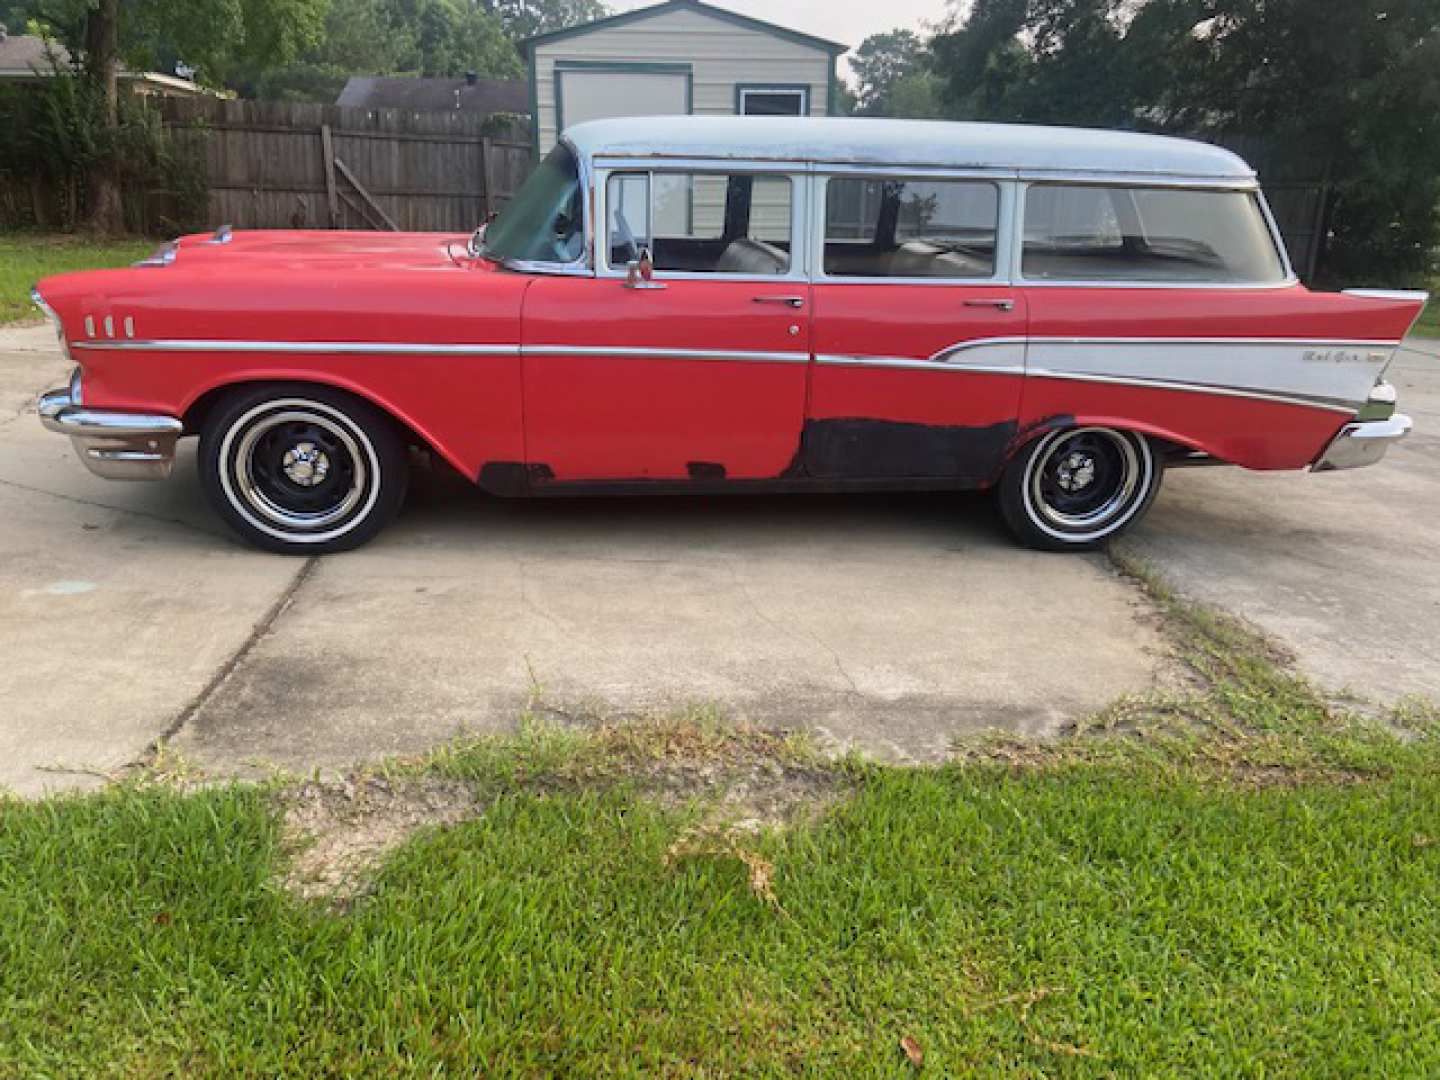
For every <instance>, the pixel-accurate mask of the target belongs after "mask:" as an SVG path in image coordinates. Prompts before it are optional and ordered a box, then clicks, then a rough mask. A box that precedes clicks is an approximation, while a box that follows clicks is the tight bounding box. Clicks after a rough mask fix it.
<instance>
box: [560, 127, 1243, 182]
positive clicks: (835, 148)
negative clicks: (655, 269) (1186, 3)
mask: <svg viewBox="0 0 1440 1080" xmlns="http://www.w3.org/2000/svg"><path fill="white" fill-rule="evenodd" d="M565 138H566V139H567V140H568V141H569V142H570V143H571V144H572V145H573V146H574V147H575V149H576V150H577V151H578V152H580V153H581V154H584V155H587V156H590V157H646V158H653V157H657V156H658V157H674V158H719V159H743V160H759V161H772V160H773V161H806V162H823V163H833V164H878V165H891V166H895V165H902V166H917V167H926V166H931V167H933V166H939V167H943V168H950V169H987V170H1000V171H1005V172H1019V173H1054V174H1106V175H1114V174H1124V175H1129V176H1135V177H1167V178H1183V179H1190V180H1198V181H1201V182H1203V181H1217V182H1221V183H1226V184H1229V183H1236V182H1239V183H1248V182H1250V181H1253V180H1254V178H1255V172H1254V170H1253V169H1251V168H1250V166H1249V165H1247V164H1246V163H1245V162H1244V161H1242V160H1241V159H1240V158H1239V157H1237V156H1236V155H1234V154H1232V153H1231V152H1230V151H1229V150H1225V149H1222V148H1221V147H1218V146H1212V145H1210V144H1209V143H1202V142H1195V141H1193V140H1190V139H1176V138H1171V137H1169V136H1164V135H1143V134H1139V133H1136V132H1130V131H1104V130H1097V129H1092V128H1065V127H1040V126H1038V125H1028V124H977V123H952V122H948V121H937V120H880V119H870V118H864V117H781V116H648V117H623V118H617V119H613V120H591V121H589V122H587V123H582V124H576V125H575V126H574V127H571V128H569V129H567V130H566V132H565Z"/></svg>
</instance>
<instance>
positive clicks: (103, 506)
mask: <svg viewBox="0 0 1440 1080" xmlns="http://www.w3.org/2000/svg"><path fill="white" fill-rule="evenodd" d="M0 487H8V488H14V489H15V490H16V491H25V492H29V493H30V494H31V495H46V496H49V497H50V498H52V499H59V500H61V501H62V502H70V503H77V504H78V505H80V506H90V507H93V508H95V509H96V510H109V511H110V512H111V513H113V514H128V515H130V516H131V517H138V518H145V519H147V520H149V521H159V522H163V523H164V524H166V525H179V526H181V527H183V528H186V529H191V530H193V531H194V532H198V533H204V534H205V535H206V536H222V537H223V536H225V535H226V534H225V533H223V532H220V531H219V530H217V529H207V528H205V527H204V526H203V525H196V524H195V523H194V522H190V521H185V520H184V519H182V518H174V517H165V516H164V515H163V514H151V513H147V512H146V511H144V510H135V509H132V508H130V507H128V506H111V505H110V504H109V503H103V502H99V501H97V500H95V499H82V498H80V497H79V496H78V495H62V494H60V493H59V492H58V491H46V490H45V489H44V488H37V487H31V486H30V485H29V484H21V483H17V482H16V481H14V480H5V479H3V478H0Z"/></svg>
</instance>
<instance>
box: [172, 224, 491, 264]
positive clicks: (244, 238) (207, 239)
mask: <svg viewBox="0 0 1440 1080" xmlns="http://www.w3.org/2000/svg"><path fill="white" fill-rule="evenodd" d="M217 235H218V234H212V233H201V234H196V235H193V236H185V237H181V238H180V240H179V241H177V242H176V247H175V251H174V264H175V265H177V266H181V267H185V268H190V269H200V268H201V267H202V266H208V265H214V266H216V267H222V266H238V265H240V264H244V265H245V266H247V267H253V266H254V265H255V264H256V263H262V264H267V265H273V266H275V267H276V268H277V269H280V268H285V269H304V268H306V267H322V266H323V267H324V268H325V269H326V270H328V271H339V270H345V269H367V270H379V269H397V270H398V269H438V268H449V267H455V266H460V265H465V266H470V265H473V263H474V260H472V259H471V258H470V256H469V255H468V253H467V251H466V242H467V241H468V240H469V235H468V234H467V233H436V232H424V233H402V232H348V231H339V230H334V231H331V230H323V231H322V230H318V229H311V230H290V229H276V230H254V231H237V232H231V233H228V234H227V238H226V239H225V240H224V241H220V240H218V239H217Z"/></svg>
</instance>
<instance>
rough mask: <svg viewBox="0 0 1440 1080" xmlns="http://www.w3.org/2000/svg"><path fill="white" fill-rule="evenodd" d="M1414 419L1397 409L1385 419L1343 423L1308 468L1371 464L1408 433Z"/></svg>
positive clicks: (1319, 469) (1315, 469) (1335, 467)
mask: <svg viewBox="0 0 1440 1080" xmlns="http://www.w3.org/2000/svg"><path fill="white" fill-rule="evenodd" d="M1413 426H1414V422H1413V421H1412V420H1411V419H1410V417H1408V416H1405V415H1403V414H1399V413H1397V414H1396V415H1394V416H1392V417H1390V418H1389V419H1388V420H1369V421H1362V422H1360V423H1356V424H1346V425H1345V426H1344V427H1343V428H1341V429H1340V433H1339V434H1338V435H1336V436H1335V438H1334V439H1332V440H1331V441H1330V445H1329V446H1327V447H1326V448H1325V452H1324V453H1323V454H1321V455H1320V457H1319V458H1318V459H1317V460H1316V462H1315V464H1314V465H1312V466H1310V471H1311V472H1334V471H1335V470H1337V469H1359V468H1362V467H1364V466H1366V465H1374V464H1375V463H1376V462H1377V461H1379V460H1380V459H1381V458H1383V457H1384V456H1385V452H1386V451H1387V450H1389V449H1390V445H1391V444H1392V443H1395V442H1399V441H1400V440H1401V439H1403V438H1405V436H1406V435H1408V434H1410V429H1411V428H1412V427H1413Z"/></svg>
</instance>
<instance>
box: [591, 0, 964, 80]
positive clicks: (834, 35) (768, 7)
mask: <svg viewBox="0 0 1440 1080" xmlns="http://www.w3.org/2000/svg"><path fill="white" fill-rule="evenodd" d="M656 2H657V0H607V6H608V7H609V8H610V9H611V10H612V11H617V12H618V11H633V10H635V9H636V8H642V7H653V6H654V4H655V3H656ZM707 2H708V3H713V4H714V5H715V6H716V7H723V8H729V9H730V10H731V11H736V12H739V13H740V14H741V15H749V16H750V17H751V18H755V19H764V20H765V21H766V22H772V23H775V24H776V25H778V26H785V27H789V28H790V29H791V30H801V31H803V32H805V33H807V34H814V35H815V36H816V37H823V38H827V39H829V40H830V41H840V42H844V43H845V44H846V45H849V46H850V47H851V48H852V49H853V48H855V46H857V45H859V44H860V43H861V42H862V41H864V40H865V39H866V38H867V37H869V36H870V35H871V34H883V33H884V32H885V31H886V30H894V29H895V28H897V27H904V28H905V29H907V30H915V31H919V30H920V29H921V26H922V24H923V23H926V22H938V21H939V20H940V19H941V18H943V17H944V16H945V14H946V11H947V5H946V0H707ZM841 69H842V70H847V69H846V68H845V63H844V61H843V60H842V61H841Z"/></svg>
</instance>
